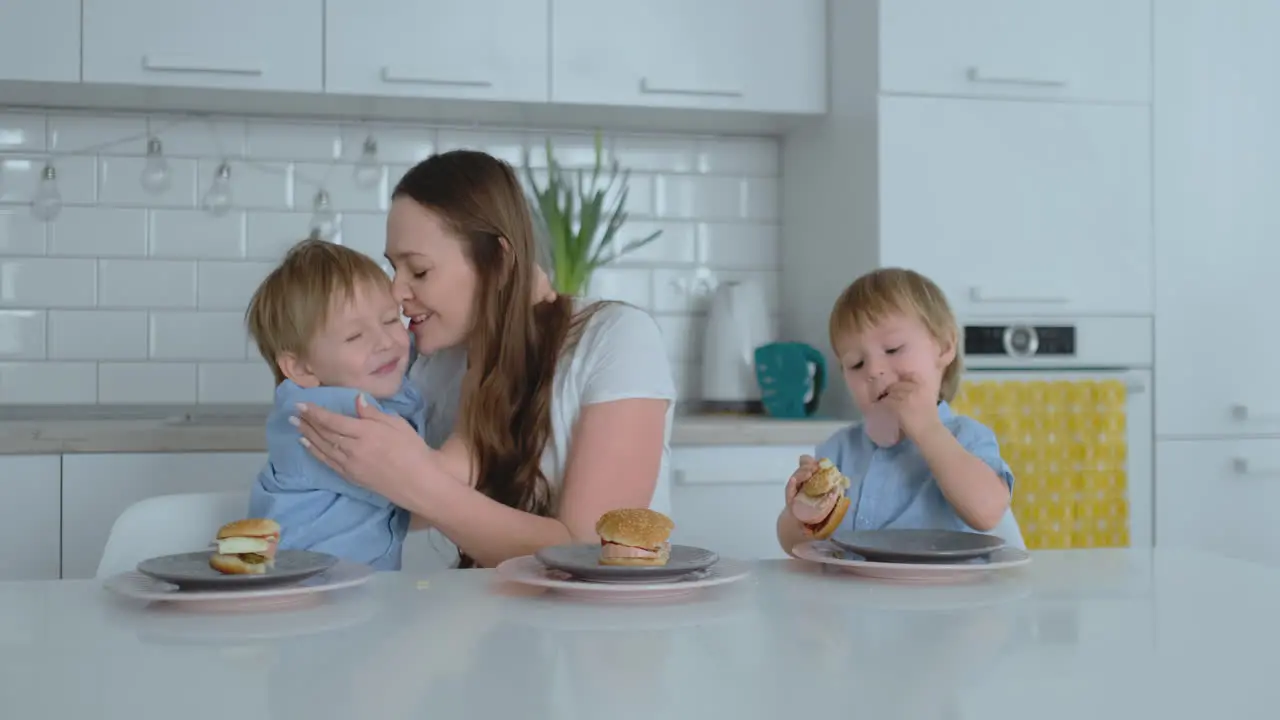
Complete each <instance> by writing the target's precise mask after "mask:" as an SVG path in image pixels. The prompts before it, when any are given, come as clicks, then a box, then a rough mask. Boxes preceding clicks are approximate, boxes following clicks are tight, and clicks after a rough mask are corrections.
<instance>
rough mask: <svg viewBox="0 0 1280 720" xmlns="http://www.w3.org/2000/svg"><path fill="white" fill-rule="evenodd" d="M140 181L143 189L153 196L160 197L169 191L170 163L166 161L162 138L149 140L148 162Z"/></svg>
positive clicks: (144, 166)
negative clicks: (161, 143) (161, 142)
mask: <svg viewBox="0 0 1280 720" xmlns="http://www.w3.org/2000/svg"><path fill="white" fill-rule="evenodd" d="M138 180H139V181H140V182H141V183H142V189H144V190H146V191H147V192H149V193H151V194H152V195H159V194H161V193H163V192H165V191H166V190H168V189H169V185H170V184H171V178H170V176H169V163H168V162H167V161H165V159H164V148H163V147H162V146H161V145H160V138H150V139H148V140H147V162H146V164H145V165H143V166H142V174H141V175H140V176H139V178H138Z"/></svg>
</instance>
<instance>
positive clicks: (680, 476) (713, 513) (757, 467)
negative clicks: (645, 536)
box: [671, 445, 813, 560]
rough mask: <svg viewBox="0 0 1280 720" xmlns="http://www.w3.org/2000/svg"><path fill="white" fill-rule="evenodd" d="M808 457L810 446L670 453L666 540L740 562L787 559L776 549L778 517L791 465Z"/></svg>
mask: <svg viewBox="0 0 1280 720" xmlns="http://www.w3.org/2000/svg"><path fill="white" fill-rule="evenodd" d="M812 453H813V446H812V445H801V446H794V447H793V446H788V445H779V446H768V447H761V446H756V447H749V446H742V447H740V446H715V447H681V448H676V449H675V450H673V451H672V455H671V464H672V468H673V472H672V475H673V479H674V482H673V484H672V487H671V513H672V514H671V518H672V519H673V520H674V521H675V523H676V528H675V530H674V531H672V533H671V539H672V541H673V542H676V543H680V544H684V545H694V546H697V547H704V548H708V549H711V550H715V551H716V552H717V553H719V554H720V555H722V556H724V557H728V558H735V559H740V560H754V559H758V558H785V557H787V554H786V553H785V552H783V551H782V548H781V547H779V546H778V535H777V531H776V529H775V528H776V525H777V521H778V512H779V511H781V510H782V505H783V500H784V496H785V488H786V485H787V478H789V477H791V473H793V472H795V469H796V461H797V460H798V459H799V457H800V456H801V455H805V454H812Z"/></svg>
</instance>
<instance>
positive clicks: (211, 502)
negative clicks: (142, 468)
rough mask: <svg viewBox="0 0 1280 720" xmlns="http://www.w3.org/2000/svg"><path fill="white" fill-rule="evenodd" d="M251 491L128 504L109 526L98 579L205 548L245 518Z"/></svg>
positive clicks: (190, 494) (177, 496)
mask: <svg viewBox="0 0 1280 720" xmlns="http://www.w3.org/2000/svg"><path fill="white" fill-rule="evenodd" d="M248 506H249V494H248V493H247V492H234V493H185V494H180V495H159V496H156V497H150V498H147V499H145V500H142V501H139V502H136V503H134V504H133V505H130V506H129V507H128V508H126V509H125V511H124V512H122V513H120V517H118V518H116V521H115V524H113V525H112V526H111V534H110V535H108V536H107V545H106V547H105V548H103V550H102V560H100V561H99V562H98V574H97V576H98V577H99V578H104V577H110V576H111V575H115V574H117V573H122V572H128V571H130V570H133V569H134V568H136V567H137V566H138V563H140V562H142V561H143V560H146V559H147V558H153V557H156V556H158V555H173V554H176V553H184V552H198V551H200V550H204V549H207V548H208V547H209V543H210V542H211V541H212V540H213V536H214V534H215V533H216V532H217V531H218V528H220V527H222V526H223V525H225V524H227V523H229V522H231V521H232V520H238V519H240V518H243V517H244V516H245V510H246V509H247V508H248Z"/></svg>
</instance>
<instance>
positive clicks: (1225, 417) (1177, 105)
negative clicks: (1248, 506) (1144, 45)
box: [1154, 0, 1280, 436]
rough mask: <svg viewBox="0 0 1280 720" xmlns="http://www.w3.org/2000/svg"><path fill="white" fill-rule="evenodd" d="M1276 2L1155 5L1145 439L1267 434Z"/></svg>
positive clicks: (1274, 337) (1279, 208) (1278, 256)
mask: <svg viewBox="0 0 1280 720" xmlns="http://www.w3.org/2000/svg"><path fill="white" fill-rule="evenodd" d="M1276 27H1280V4H1277V3H1267V2H1249V1H1246V0H1226V1H1224V2H1214V3H1206V2H1174V3H1159V4H1158V6H1157V8H1156V36H1155V37H1156V55H1155V58H1156V97H1155V112H1156V115H1157V118H1158V121H1157V122H1156V124H1155V139H1154V147H1155V158H1154V160H1155V176H1156V177H1157V178H1158V179H1159V181H1158V182H1157V183H1156V216H1155V217H1156V232H1157V233H1158V235H1157V240H1158V245H1157V249H1156V366H1157V367H1158V368H1159V370H1158V371H1157V373H1156V407H1157V412H1158V416H1157V420H1156V432H1157V433H1158V434H1159V435H1162V436H1205V435H1259V434H1265V435H1280V373H1277V372H1276V369H1277V364H1276V358H1277V357H1280V334H1277V333H1276V322H1277V321H1276V313H1275V308H1276V307H1277V306H1280V283H1277V281H1276V268H1278V267H1280V243H1278V242H1277V230H1280V134H1277V132H1276V130H1277V128H1280V85H1277V83H1276V78H1275V74H1276V68H1278V67H1280V44H1277V43H1276V42H1275V33H1274V30H1275V28H1276Z"/></svg>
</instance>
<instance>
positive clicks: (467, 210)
mask: <svg viewBox="0 0 1280 720" xmlns="http://www.w3.org/2000/svg"><path fill="white" fill-rule="evenodd" d="M392 197H407V198H410V199H412V200H414V201H415V202H417V203H418V204H420V205H422V206H423V207H425V208H428V209H429V210H432V211H433V212H435V213H437V214H438V215H440V217H441V218H442V219H443V220H444V221H445V222H446V223H447V224H448V225H449V226H450V227H451V229H452V230H453V231H454V232H456V233H457V234H458V236H459V237H460V238H461V239H462V242H463V246H464V248H465V250H466V252H467V255H468V257H469V259H470V260H471V264H472V266H473V267H474V268H475V272H476V276H477V284H476V297H475V309H474V315H473V317H474V324H473V326H472V328H471V330H470V334H469V335H468V338H467V344H466V349H467V372H466V375H465V376H464V378H463V381H462V398H461V401H462V404H461V407H460V408H459V413H458V427H457V429H458V430H459V431H460V432H461V433H462V434H463V437H465V438H466V439H467V443H468V445H469V446H470V448H471V452H472V454H473V456H474V459H475V461H476V463H477V480H476V489H477V490H479V491H480V492H481V493H484V494H485V495H487V496H489V497H490V498H493V499H494V500H497V501H498V502H500V503H502V504H503V505H506V506H508V507H513V508H516V509H517V510H523V511H524V512H528V513H532V514H534V515H541V516H544V517H545V516H547V515H549V514H550V512H551V491H550V487H549V485H548V481H547V478H546V476H545V475H544V474H543V473H542V468H541V460H542V453H543V448H545V446H546V444H547V440H548V439H549V438H550V436H551V390H552V384H553V381H554V378H555V371H556V362H557V360H559V358H560V356H561V354H562V353H563V352H564V350H565V349H566V348H567V347H568V346H570V345H571V344H572V343H573V342H575V341H576V339H577V337H578V336H579V335H580V334H581V329H582V326H583V325H584V323H585V321H586V320H587V318H588V317H589V316H590V314H591V311H590V310H588V311H585V312H581V313H577V314H575V313H574V307H573V299H572V298H569V297H564V296H560V297H558V298H556V300H554V301H552V302H535V300H534V297H533V293H534V287H535V282H536V277H537V276H536V272H537V265H536V262H535V258H536V257H537V247H536V239H535V237H534V231H533V221H532V218H531V216H530V214H529V206H528V204H527V202H526V200H525V196H524V192H523V190H522V189H521V187H520V182H519V180H518V179H517V178H516V174H515V171H514V170H513V169H512V168H511V166H510V165H508V164H507V163H505V162H503V161H501V160H499V159H497V158H495V157H493V156H491V155H488V154H486V153H482V152H477V151H473V150H453V151H450V152H446V153H442V154H439V155H432V156H431V157H429V158H427V159H426V160H423V161H422V162H420V163H418V164H417V165H416V166H414V167H413V168H412V169H411V170H409V172H407V173H405V175H404V177H403V178H401V179H400V182H399V183H398V184H397V185H396V188H395V191H394V192H393V193H392ZM504 242H505V246H504ZM459 566H460V567H475V561H474V560H473V559H472V558H470V557H468V556H467V555H466V554H465V553H462V554H461V557H460V563H459Z"/></svg>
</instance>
